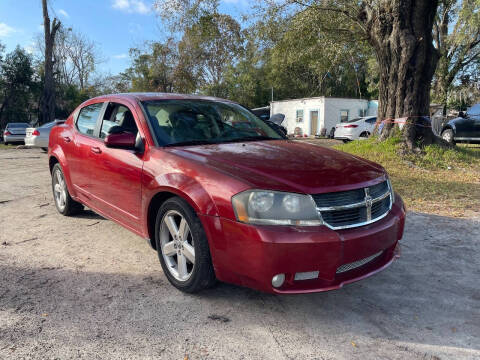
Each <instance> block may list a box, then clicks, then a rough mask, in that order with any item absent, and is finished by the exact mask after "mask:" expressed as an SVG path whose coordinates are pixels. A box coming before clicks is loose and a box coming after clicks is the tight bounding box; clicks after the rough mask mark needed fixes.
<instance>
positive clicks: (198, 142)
mask: <svg viewBox="0 0 480 360" xmlns="http://www.w3.org/2000/svg"><path fill="white" fill-rule="evenodd" d="M210 144H216V142H214V141H210V140H187V141H179V142H175V143H170V144H166V145H163V146H164V147H171V146H188V145H210Z"/></svg>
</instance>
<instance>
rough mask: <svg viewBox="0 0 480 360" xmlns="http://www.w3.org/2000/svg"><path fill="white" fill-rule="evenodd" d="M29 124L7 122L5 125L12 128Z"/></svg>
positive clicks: (25, 126) (26, 126) (24, 126)
mask: <svg viewBox="0 0 480 360" xmlns="http://www.w3.org/2000/svg"><path fill="white" fill-rule="evenodd" d="M29 126H30V125H28V124H27V123H9V124H7V127H8V128H10V129H13V128H25V129H26V128H28V127H29Z"/></svg>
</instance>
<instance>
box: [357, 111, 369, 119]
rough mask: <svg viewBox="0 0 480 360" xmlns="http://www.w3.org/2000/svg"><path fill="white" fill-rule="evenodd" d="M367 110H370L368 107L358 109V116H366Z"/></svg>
mask: <svg viewBox="0 0 480 360" xmlns="http://www.w3.org/2000/svg"><path fill="white" fill-rule="evenodd" d="M367 112H368V110H367V109H360V110H358V116H360V117H365V116H367Z"/></svg>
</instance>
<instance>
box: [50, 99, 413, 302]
mask: <svg viewBox="0 0 480 360" xmlns="http://www.w3.org/2000/svg"><path fill="white" fill-rule="evenodd" d="M49 163H50V170H51V174H52V189H53V195H54V198H55V204H56V207H57V209H58V211H59V212H60V213H61V214H63V215H73V214H75V213H77V212H78V211H81V210H82V209H83V206H84V205H85V206H88V207H89V208H91V209H93V210H94V211H96V212H98V213H99V214H101V215H103V216H105V217H107V218H109V219H112V220H113V221H116V222H118V223H119V224H121V225H123V226H124V227H126V228H128V229H129V230H131V231H132V232H134V233H136V234H138V235H139V236H141V237H143V238H145V239H147V240H148V242H149V243H150V245H151V246H152V247H153V248H154V249H155V250H156V251H157V252H158V257H159V259H160V263H161V265H162V268H163V271H164V273H165V275H166V276H167V278H168V279H169V281H170V282H171V283H172V284H173V285H174V286H175V287H177V288H178V289H180V290H182V291H186V292H195V291H199V290H202V289H204V288H207V287H209V286H211V285H213V284H214V283H215V281H216V280H217V279H218V280H220V281H225V282H230V283H234V284H238V285H243V286H248V287H251V288H254V289H258V290H262V291H267V292H273V293H306V292H316V291H325V290H331V289H337V288H340V287H342V286H343V285H344V284H347V283H350V282H353V281H356V280H359V279H362V278H365V277H367V276H369V275H372V274H374V273H376V272H378V271H380V270H382V269H384V268H385V267H386V266H388V265H389V264H390V263H391V262H392V261H393V259H394V258H395V257H396V254H397V251H398V240H400V239H401V237H402V234H403V228H404V222H405V208H404V205H403V203H402V200H401V199H400V197H399V196H398V195H397V194H395V193H394V191H393V189H392V186H391V183H390V181H389V179H388V176H387V173H386V172H385V170H384V169H383V168H382V167H381V166H380V165H378V164H375V163H372V162H370V161H367V160H364V159H361V158H358V157H355V156H352V155H348V154H346V153H342V152H338V151H335V150H332V149H327V148H323V147H320V146H315V145H311V144H307V143H303V142H298V141H291V140H288V139H286V138H285V137H284V136H283V135H282V134H279V133H277V132H276V131H275V130H274V129H272V128H270V127H269V126H268V125H267V124H265V123H264V122H263V121H261V120H259V119H258V118H257V117H255V116H254V115H253V114H252V113H251V112H250V111H248V110H247V109H245V108H243V107H242V106H240V105H238V104H236V103H234V102H231V101H227V100H222V99H216V98H210V97H200V96H186V95H177V94H120V95H108V96H102V97H97V98H94V99H91V100H88V101H87V102H85V103H83V104H81V105H80V106H79V107H78V108H77V109H76V110H75V111H74V112H73V114H72V115H70V117H69V118H68V120H67V121H66V122H65V123H64V124H62V125H59V126H56V127H54V128H53V129H52V131H51V134H50V143H49Z"/></svg>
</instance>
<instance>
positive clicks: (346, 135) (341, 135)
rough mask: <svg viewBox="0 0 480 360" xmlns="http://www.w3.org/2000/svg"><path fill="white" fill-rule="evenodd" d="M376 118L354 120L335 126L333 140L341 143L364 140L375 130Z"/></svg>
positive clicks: (368, 117)
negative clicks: (341, 141)
mask: <svg viewBox="0 0 480 360" xmlns="http://www.w3.org/2000/svg"><path fill="white" fill-rule="evenodd" d="M376 121H377V117H376V116H367V117H362V118H356V119H352V120H349V121H347V122H344V123H341V124H337V125H336V126H335V136H334V137H335V139H338V140H343V142H347V141H351V140H364V139H366V138H368V137H369V136H370V135H371V134H372V133H373V130H374V129H375V122H376Z"/></svg>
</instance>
